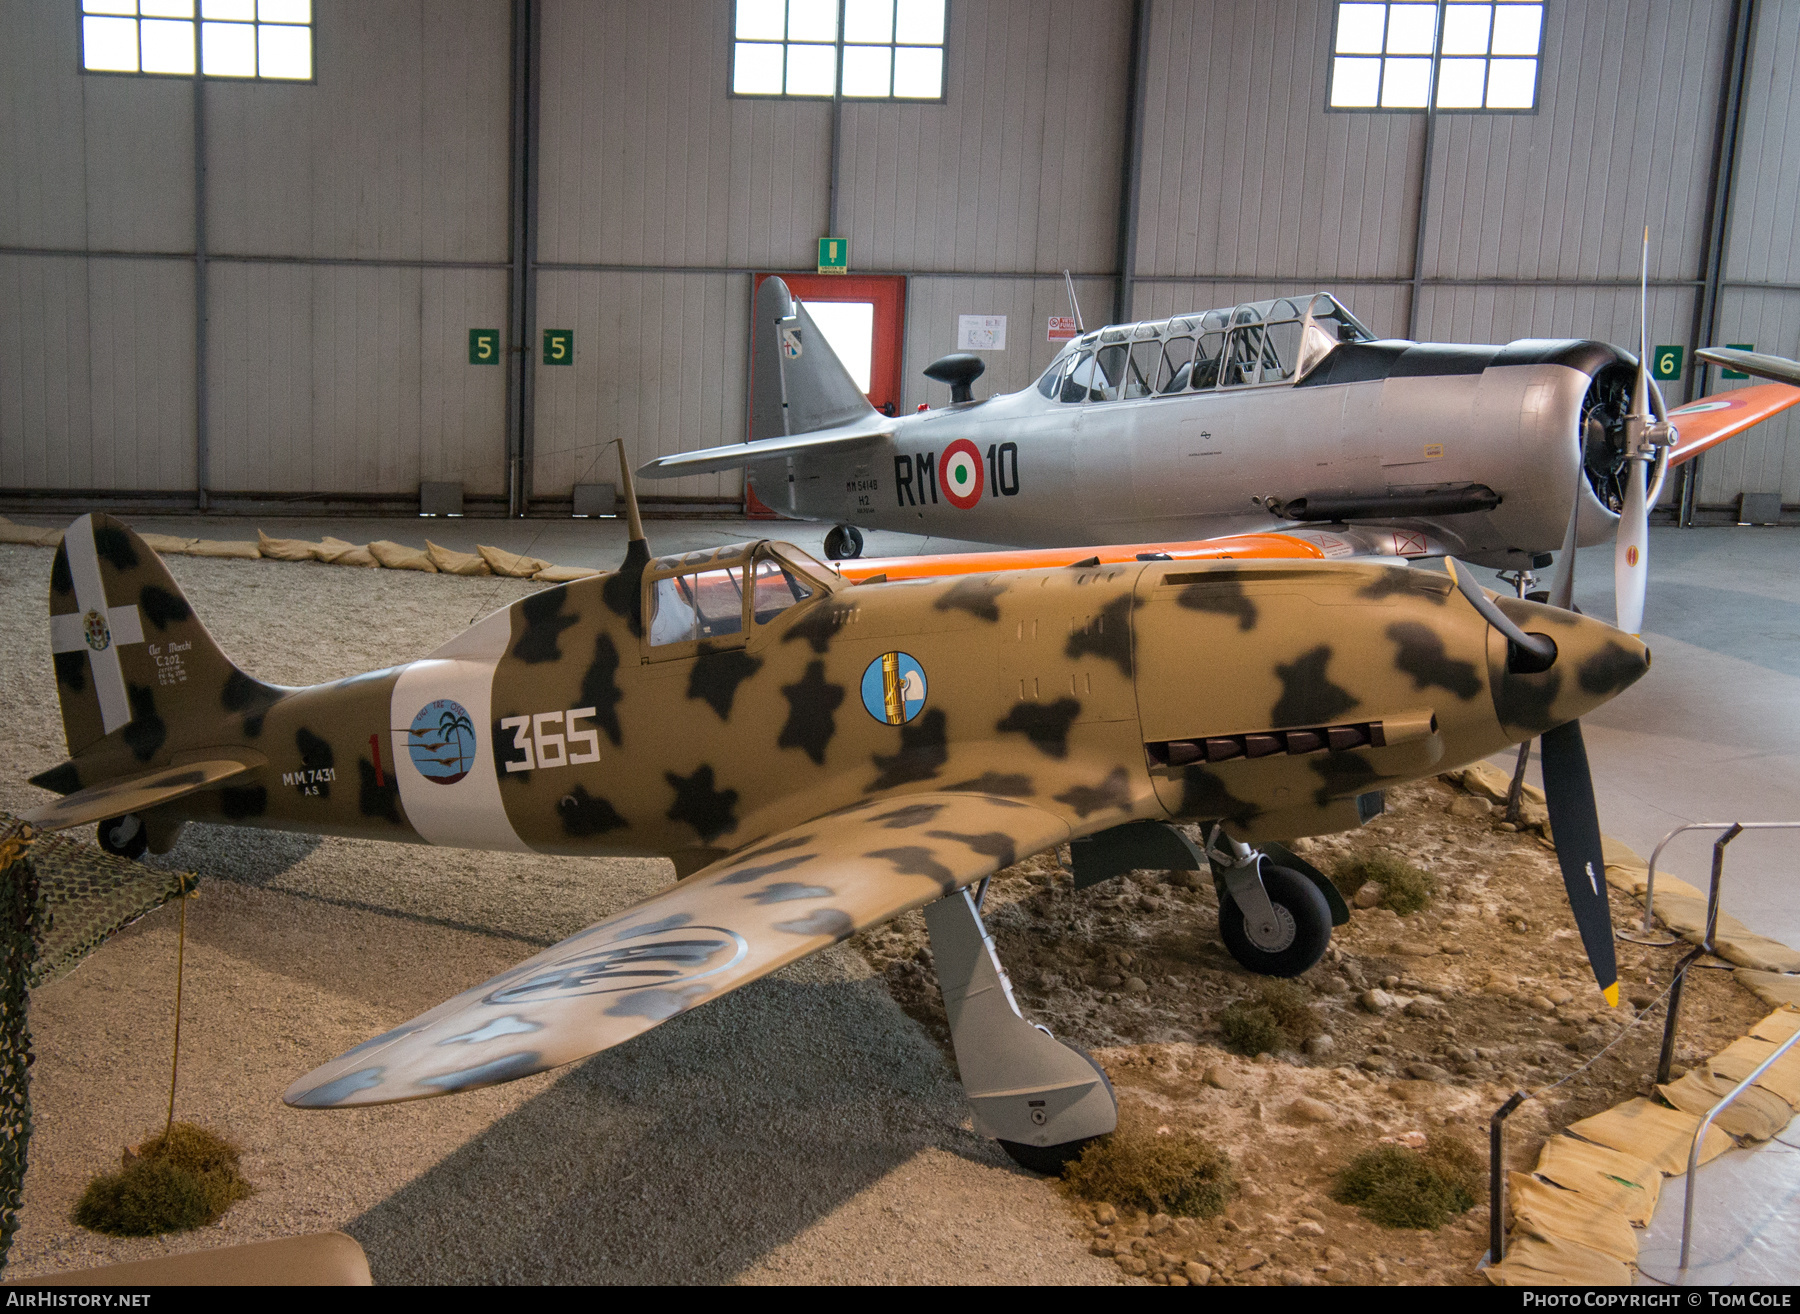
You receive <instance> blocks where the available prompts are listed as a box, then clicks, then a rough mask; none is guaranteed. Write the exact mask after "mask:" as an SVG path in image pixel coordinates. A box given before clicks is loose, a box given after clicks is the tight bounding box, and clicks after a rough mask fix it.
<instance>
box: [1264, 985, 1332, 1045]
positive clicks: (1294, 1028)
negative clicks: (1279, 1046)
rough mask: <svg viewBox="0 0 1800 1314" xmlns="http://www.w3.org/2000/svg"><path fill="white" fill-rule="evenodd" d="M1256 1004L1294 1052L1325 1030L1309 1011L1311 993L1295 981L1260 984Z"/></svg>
mask: <svg viewBox="0 0 1800 1314" xmlns="http://www.w3.org/2000/svg"><path fill="white" fill-rule="evenodd" d="M1258 997H1259V998H1258V1002H1260V1003H1261V1004H1262V1006H1263V1007H1264V1008H1266V1009H1268V1010H1269V1012H1270V1014H1272V1015H1273V1016H1274V1018H1275V1025H1276V1026H1278V1027H1280V1028H1281V1034H1282V1035H1283V1036H1284V1037H1285V1038H1286V1039H1287V1043H1288V1044H1289V1045H1291V1046H1292V1047H1293V1048H1295V1049H1298V1048H1300V1046H1302V1045H1304V1044H1305V1043H1306V1042H1307V1041H1309V1040H1311V1039H1312V1038H1313V1037H1314V1036H1316V1035H1318V1034H1319V1033H1320V1032H1322V1031H1323V1030H1324V1029H1325V1028H1324V1027H1323V1026H1322V1025H1320V1023H1319V1015H1318V1014H1317V1013H1315V1012H1313V1010H1312V992H1311V991H1309V990H1308V989H1307V988H1306V987H1305V986H1303V985H1301V984H1300V983H1299V982H1298V981H1282V980H1272V981H1264V982H1263V983H1262V985H1261V987H1260V988H1259V990H1258Z"/></svg>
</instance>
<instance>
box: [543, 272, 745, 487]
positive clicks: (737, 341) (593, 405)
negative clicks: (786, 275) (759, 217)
mask: <svg viewBox="0 0 1800 1314" xmlns="http://www.w3.org/2000/svg"><path fill="white" fill-rule="evenodd" d="M538 323H539V324H540V325H542V326H543V327H544V328H567V329H573V330H574V332H575V363H574V364H573V365H569V366H542V365H540V366H538V367H537V374H536V376H535V378H536V399H537V406H536V412H535V416H534V434H533V448H534V457H533V462H532V479H531V488H532V493H533V495H534V496H537V497H567V496H569V490H570V489H571V488H572V487H573V486H574V485H575V484H577V483H614V482H616V481H617V479H618V457H617V455H616V454H615V453H614V452H613V450H612V448H611V443H612V441H613V440H614V439H619V440H621V441H623V442H624V444H625V451H626V455H627V456H628V457H629V458H630V461H631V463H632V465H633V466H634V467H635V466H638V465H641V464H643V463H644V462H645V461H648V460H650V459H651V458H653V457H657V456H666V455H671V454H673V453H675V452H684V451H691V450H693V449H695V448H700V447H714V446H718V445H719V444H721V443H729V442H741V441H743V439H744V436H745V426H746V424H747V423H748V421H747V419H746V416H745V410H744V405H745V389H746V387H747V383H748V369H749V353H748V351H747V349H746V347H745V343H746V342H747V341H748V334H749V325H750V276H749V275H748V274H705V273H697V274H640V273H600V272H587V271H546V272H544V273H543V274H542V275H541V276H540V280H539V287H538ZM742 491H743V478H742V476H741V475H740V474H738V473H737V472H736V471H730V472H727V473H723V474H716V475H698V476H694V477H691V478H685V479H669V480H658V481H655V482H654V483H652V482H648V481H646V482H645V483H644V484H643V485H642V487H641V488H640V489H639V492H640V493H641V494H642V495H643V496H645V497H653V496H654V497H705V498H717V499H719V500H723V501H731V500H735V499H737V498H738V497H740V496H741V495H742Z"/></svg>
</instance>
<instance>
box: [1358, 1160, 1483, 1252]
mask: <svg viewBox="0 0 1800 1314" xmlns="http://www.w3.org/2000/svg"><path fill="white" fill-rule="evenodd" d="M1482 1171H1483V1165H1482V1162H1481V1158H1480V1156H1479V1155H1477V1154H1476V1153H1475V1151H1473V1150H1471V1149H1470V1148H1469V1147H1468V1146H1467V1145H1464V1144H1463V1143H1462V1142H1461V1141H1458V1140H1455V1139H1452V1138H1448V1137H1445V1138H1441V1139H1439V1140H1435V1141H1433V1142H1432V1143H1431V1144H1430V1145H1429V1146H1427V1148H1426V1149H1425V1150H1424V1151H1423V1152H1420V1151H1417V1150H1409V1149H1407V1148H1406V1147H1405V1146H1403V1145H1378V1146H1376V1147H1375V1148H1374V1149H1373V1150H1368V1151H1366V1152H1364V1153H1362V1154H1359V1155H1357V1156H1356V1158H1354V1159H1352V1160H1351V1161H1350V1164H1349V1166H1348V1167H1346V1168H1344V1169H1343V1170H1342V1171H1341V1172H1339V1173H1338V1175H1337V1181H1336V1183H1335V1185H1333V1187H1332V1191H1331V1198H1332V1199H1333V1200H1336V1201H1337V1202H1338V1203H1339V1204H1347V1205H1355V1206H1356V1207H1357V1208H1359V1209H1360V1210H1361V1211H1362V1213H1363V1216H1364V1217H1365V1218H1368V1219H1369V1220H1371V1221H1372V1222H1376V1223H1379V1224H1380V1225H1381V1226H1383V1227H1410V1228H1426V1229H1435V1228H1439V1227H1442V1226H1443V1225H1444V1224H1445V1223H1447V1222H1449V1221H1450V1220H1451V1219H1452V1218H1454V1217H1456V1216H1457V1215H1458V1214H1461V1213H1465V1212H1467V1211H1468V1210H1469V1209H1470V1208H1472V1207H1473V1206H1474V1204H1475V1202H1476V1200H1478V1199H1479V1198H1480V1194H1481V1179H1482Z"/></svg>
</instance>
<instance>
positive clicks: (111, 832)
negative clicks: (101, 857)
mask: <svg viewBox="0 0 1800 1314" xmlns="http://www.w3.org/2000/svg"><path fill="white" fill-rule="evenodd" d="M98 838H99V840H100V847H101V848H103V849H105V850H106V851H107V852H108V853H110V854H112V855H113V856H114V857H115V858H128V859H130V860H132V861H136V860H137V859H139V858H141V857H143V856H144V851H145V850H146V849H148V848H149V847H150V828H149V827H148V826H146V825H145V824H144V819H143V818H142V817H140V816H138V814H137V813H135V812H127V813H126V814H125V815H124V816H122V817H113V818H111V819H110V820H108V821H103V822H101V823H100V826H99V836H98Z"/></svg>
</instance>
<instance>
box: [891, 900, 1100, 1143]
mask: <svg viewBox="0 0 1800 1314" xmlns="http://www.w3.org/2000/svg"><path fill="white" fill-rule="evenodd" d="M925 926H926V928H927V929H928V930H929V931H930V932H931V953H932V957H933V959H934V960H935V961H936V964H937V977H938V988H939V989H940V990H942V991H943V993H944V1011H945V1012H946V1013H948V1014H949V1016H950V1039H951V1043H952V1044H953V1045H954V1046H955V1048H956V1066H957V1069H958V1071H959V1072H960V1073H961V1075H962V1082H963V1089H964V1090H966V1091H967V1092H968V1095H969V1103H971V1104H972V1105H974V1106H975V1130H976V1131H978V1132H980V1133H981V1134H982V1135H983V1136H991V1137H993V1138H994V1139H995V1140H997V1141H999V1142H1000V1145H1001V1147H1002V1148H1003V1149H1005V1151H1006V1152H1007V1153H1008V1154H1009V1155H1011V1156H1012V1157H1013V1159H1014V1160H1015V1161H1017V1162H1018V1163H1019V1164H1020V1165H1022V1166H1023V1167H1026V1168H1029V1169H1031V1170H1032V1171H1033V1172H1038V1173H1056V1172H1060V1171H1061V1170H1062V1166H1063V1165H1064V1164H1065V1163H1067V1162H1068V1161H1069V1160H1070V1159H1072V1158H1074V1157H1075V1156H1076V1155H1078V1154H1080V1153H1081V1151H1082V1149H1083V1147H1085V1146H1086V1145H1087V1143H1088V1142H1089V1141H1091V1140H1093V1139H1094V1138H1095V1137H1097V1136H1104V1135H1105V1134H1106V1133H1107V1132H1110V1131H1111V1130H1112V1129H1113V1128H1114V1127H1116V1126H1117V1125H1118V1122H1119V1106H1118V1101H1117V1100H1115V1099H1114V1098H1113V1091H1112V1083H1111V1082H1109V1081H1107V1079H1106V1074H1105V1073H1104V1072H1102V1071H1101V1070H1100V1065H1099V1064H1097V1063H1095V1062H1094V1060H1093V1059H1091V1058H1089V1057H1088V1056H1087V1055H1086V1054H1084V1053H1082V1052H1081V1051H1080V1050H1078V1049H1075V1048H1073V1047H1072V1046H1069V1045H1065V1044H1063V1043H1062V1042H1061V1041H1059V1040H1056V1039H1054V1038H1053V1037H1052V1036H1051V1035H1050V1033H1049V1032H1048V1031H1047V1030H1045V1029H1044V1028H1043V1027H1039V1026H1033V1025H1032V1024H1031V1023H1030V1022H1027V1021H1026V1020H1025V1019H1024V1017H1023V1016H1021V1015H1020V1013H1019V1006H1018V1005H1017V1004H1015V1003H1014V1002H1013V997H1012V986H1011V984H1010V983H1009V982H1008V981H1007V979H1006V973H1005V971H1004V970H1003V969H1002V968H1001V966H1000V960H999V959H998V958H996V957H995V956H994V941H993V937H992V936H990V935H988V933H987V928H986V927H984V926H983V925H982V924H981V914H980V913H979V912H977V911H976V908H975V901H974V899H973V898H971V897H970V894H969V891H967V890H958V891H957V892H956V893H955V894H952V895H950V896H948V897H947V898H943V899H940V900H938V901H937V902H936V903H934V904H931V905H929V906H928V907H927V908H926V909H925Z"/></svg>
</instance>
